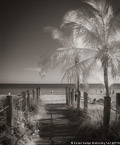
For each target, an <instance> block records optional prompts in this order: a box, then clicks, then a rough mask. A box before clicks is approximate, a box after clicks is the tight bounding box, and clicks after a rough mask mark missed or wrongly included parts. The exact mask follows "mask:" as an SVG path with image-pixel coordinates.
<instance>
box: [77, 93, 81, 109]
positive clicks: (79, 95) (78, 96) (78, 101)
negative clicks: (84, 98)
mask: <svg viewBox="0 0 120 145" xmlns="http://www.w3.org/2000/svg"><path fill="white" fill-rule="evenodd" d="M80 97H81V92H80V91H78V94H77V111H79V109H80Z"/></svg>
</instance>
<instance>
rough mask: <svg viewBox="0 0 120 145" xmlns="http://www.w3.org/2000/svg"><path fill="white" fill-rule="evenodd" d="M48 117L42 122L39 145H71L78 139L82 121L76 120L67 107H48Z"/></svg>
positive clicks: (57, 105)
mask: <svg viewBox="0 0 120 145" xmlns="http://www.w3.org/2000/svg"><path fill="white" fill-rule="evenodd" d="M46 108H47V113H48V117H47V118H43V119H42V120H40V133H39V136H40V138H39V139H38V140H37V141H36V144H37V145H62V144H67V143H66V142H68V143H69V144H71V143H70V141H73V138H74V137H76V133H77V129H78V125H79V123H80V120H76V117H75V118H74V117H73V116H72V114H71V113H70V112H71V111H70V110H69V109H68V108H67V106H66V105H59V104H56V105H53V104H52V105H50V104H49V105H47V106H46Z"/></svg>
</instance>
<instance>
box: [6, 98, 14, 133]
mask: <svg viewBox="0 0 120 145" xmlns="http://www.w3.org/2000/svg"><path fill="white" fill-rule="evenodd" d="M6 102H7V106H9V107H8V108H7V110H6V121H7V125H8V126H9V127H10V130H9V131H10V132H9V133H10V134H13V125H14V111H13V96H6Z"/></svg>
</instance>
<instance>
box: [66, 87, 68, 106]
mask: <svg viewBox="0 0 120 145" xmlns="http://www.w3.org/2000/svg"><path fill="white" fill-rule="evenodd" d="M66 105H68V88H67V87H66Z"/></svg>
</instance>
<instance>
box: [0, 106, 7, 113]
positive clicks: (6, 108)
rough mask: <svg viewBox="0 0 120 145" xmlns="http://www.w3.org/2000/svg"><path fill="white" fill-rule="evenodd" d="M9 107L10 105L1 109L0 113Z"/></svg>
mask: <svg viewBox="0 0 120 145" xmlns="http://www.w3.org/2000/svg"><path fill="white" fill-rule="evenodd" d="M8 108H9V106H6V107H4V108H3V109H1V110H0V113H2V112H3V111H5V110H6V109H8Z"/></svg>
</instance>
